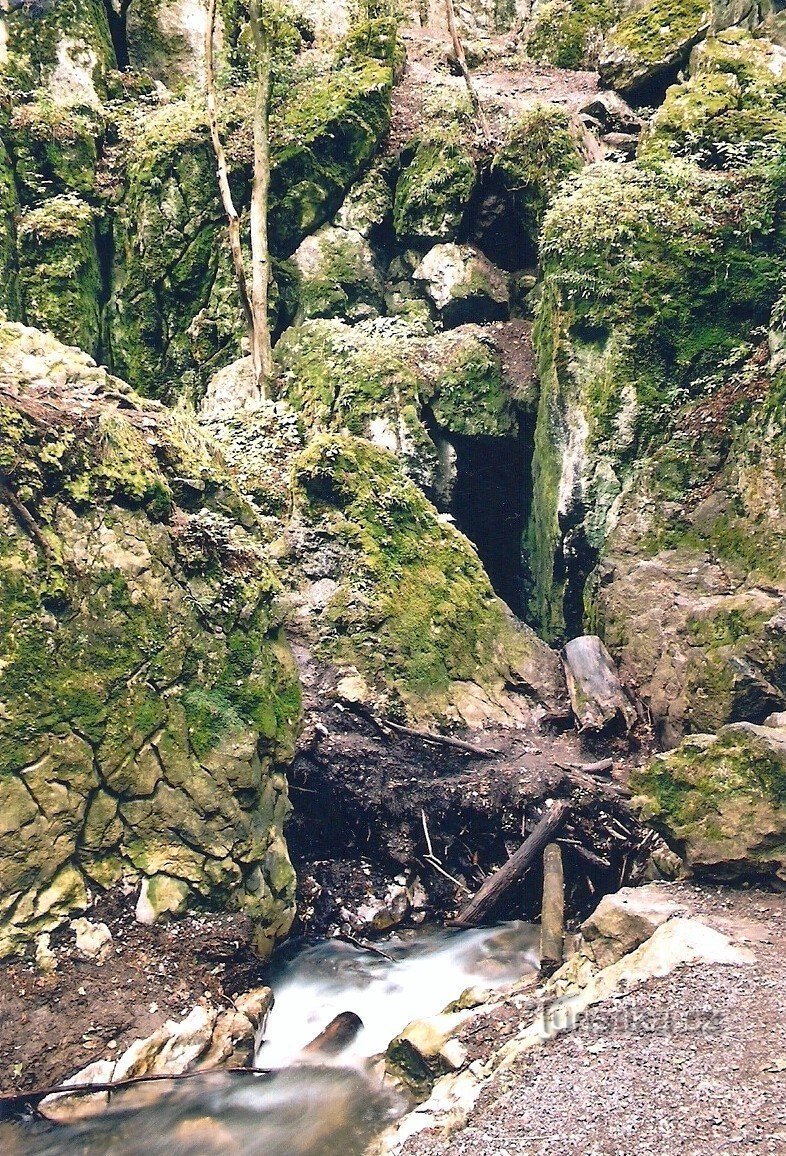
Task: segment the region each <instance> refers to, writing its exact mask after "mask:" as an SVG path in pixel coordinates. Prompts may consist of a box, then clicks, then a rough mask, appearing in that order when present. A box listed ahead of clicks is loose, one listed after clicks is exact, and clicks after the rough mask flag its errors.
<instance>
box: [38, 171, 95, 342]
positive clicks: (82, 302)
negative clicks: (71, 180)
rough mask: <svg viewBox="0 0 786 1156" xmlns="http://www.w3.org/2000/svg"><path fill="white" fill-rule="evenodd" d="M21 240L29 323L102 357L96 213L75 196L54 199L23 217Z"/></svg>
mask: <svg viewBox="0 0 786 1156" xmlns="http://www.w3.org/2000/svg"><path fill="white" fill-rule="evenodd" d="M17 235H18V244H19V284H20V289H21V296H22V301H23V309H24V316H25V318H26V320H28V321H29V322H31V323H32V324H35V325H38V326H40V327H41V328H42V329H47V330H49V332H50V333H53V334H54V335H55V336H56V337H58V338H59V339H60V340H61V341H64V342H65V343H66V344H68V345H77V346H79V348H80V349H84V350H85V351H86V352H88V353H91V354H97V352H98V348H99V343H100V338H101V305H100V302H101V290H102V282H101V270H100V265H99V259H98V249H97V245H96V213H95V210H94V209H93V208H92V207H91V206H90V205H89V204H87V202H86V201H83V200H81V199H80V198H79V197H77V196H75V195H70V194H69V195H65V194H64V195H60V196H56V197H51V198H50V199H48V200H46V201H44V202H43V204H41V205H39V206H38V207H37V208H35V209H28V210H27V211H26V212H25V213H23V214H22V215H21V217H20V218H19V224H18V229H17Z"/></svg>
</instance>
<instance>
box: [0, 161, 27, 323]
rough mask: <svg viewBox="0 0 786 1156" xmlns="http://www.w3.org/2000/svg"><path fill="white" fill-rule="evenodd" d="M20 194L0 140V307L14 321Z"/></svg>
mask: <svg viewBox="0 0 786 1156" xmlns="http://www.w3.org/2000/svg"><path fill="white" fill-rule="evenodd" d="M18 211H19V196H18V193H17V188H16V178H15V176H14V170H13V165H12V162H11V158H10V156H9V155H8V152H7V150H6V147H5V144H4V143H3V142H2V141H1V140H0V309H2V310H3V311H4V312H5V313H6V315H7V316H9V317H11V318H13V319H14V320H16V319H17V318H19V317H21V313H22V304H21V300H20V295H19V276H18V273H19V261H18V255H17V238H16V217H17V213H18Z"/></svg>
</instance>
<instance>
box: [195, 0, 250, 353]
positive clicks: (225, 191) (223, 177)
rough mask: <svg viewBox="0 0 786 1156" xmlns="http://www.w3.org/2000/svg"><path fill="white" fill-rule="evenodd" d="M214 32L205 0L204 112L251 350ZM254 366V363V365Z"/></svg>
mask: <svg viewBox="0 0 786 1156" xmlns="http://www.w3.org/2000/svg"><path fill="white" fill-rule="evenodd" d="M215 33H216V0H208V6H207V30H206V32H205V83H206V88H207V113H208V118H209V121H210V139H211V141H212V143H213V152H214V153H215V155H216V176H217V177H218V189H219V192H220V193H221V201H222V203H223V206H224V212H225V213H226V215H227V224H228V227H229V248H230V250H231V253H232V266H233V268H234V270H235V279H236V281H237V288H238V293H239V295H240V304H241V306H242V307H243V315H244V317H245V320H246V325H247V327H248V333H249V338H250V340H251V345H252V350H253V346H254V314H253V312H252V309H251V300H250V298H249V296H248V283H247V281H246V269H245V265H244V263H243V247H242V245H241V243H240V217H239V216H238V212H237V209H236V208H235V202H234V200H233V199H232V190H231V189H230V187H229V166H228V164H227V158H226V153H225V152H224V145H223V143H222V141H221V133H220V131H219V127H218V100H217V97H216V73H215V59H214V55H213V41H214V39H215ZM255 369H256V366H255Z"/></svg>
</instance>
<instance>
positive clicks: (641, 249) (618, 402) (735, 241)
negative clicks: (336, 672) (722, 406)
mask: <svg viewBox="0 0 786 1156" xmlns="http://www.w3.org/2000/svg"><path fill="white" fill-rule="evenodd" d="M783 194H784V184H783V173H782V171H781V168H780V166H779V165H775V166H770V167H767V168H763V169H761V170H757V171H756V175H755V176H754V174H753V170H747V169H746V170H743V171H742V172H739V173H734V174H730V175H721V174H715V173H712V174H710V173H706V172H702V171H701V170H700V169H698V168H697V167H695V166H692V165H688V164H679V163H676V162H671V163H670V164H668V165H664V166H663V167H662V168H659V169H657V170H645V169H643V168H640V167H638V166H636V165H625V166H614V165H610V164H604V165H596V166H593V167H592V168H591V169H589V170H587V171H586V172H585V173H584V174H582V175H581V176H579V178H578V180H577V182H576V183H575V185H574V186H572V188H571V189H570V190H569V191H567V192H566V193H565V194H564V195H563V196H561V197H558V199H557V201H556V202H555V204H554V206H553V208H552V209H551V210H550V211H549V213H548V214H547V216H546V221H545V225H544V231H543V236H542V241H541V256H542V261H543V268H544V274H545V278H544V286H543V292H542V295H541V300H540V306H539V314H538V320H537V324H536V331H535V341H536V348H537V352H538V358H539V362H540V378H541V383H542V392H541V401H540V412H539V417H538V426H537V431H536V454H535V462H536V466H535V482H534V501H533V516H532V521H531V528H530V539H529V550H530V557H531V560H532V566H533V570H534V572H535V575H536V582H535V599H534V603H533V612H534V613H535V615H536V618H537V621H538V622H539V623H540V625H541V629H543V630H544V631H545V633H546V635H547V636H548V637H559V636H560V634H561V632H562V631H563V630H564V622H565V619H564V614H565V598H566V571H565V557H564V555H563V549H564V547H565V538H564V527H565V525H566V524H571V533H573V534H574V545H575V544H576V543H578V548H580V549H582V550H585V551H587V552H588V556H589V557H591V552H592V551H595V556H596V557H597V556H598V555H602V553H603V551H604V549H605V543H606V540H607V535H608V532H609V529H610V527H611V526H612V525H613V522H612V521H611V519H612V517H613V514H612V511H613V510H614V508H615V503H616V502H617V501H618V499H619V498H620V495H621V493H622V492H623V491H624V489H625V487H626V485H627V484H628V481H629V479H630V478H631V477H632V475H633V473H634V472H635V471H636V470H637V469H639V468H640V465H641V462H642V460H644V459H646V455H647V454H648V453H651V452H653V451H654V450H655V448H656V447H657V445H658V444H660V443H661V442H663V441H664V440H665V439H666V438H668V437H669V436H670V431H671V430H672V428H676V423H678V422H679V421H680V419H681V416H683V411H682V409H681V406H682V405H683V404H688V405H690V404H691V399H693V401H694V402H695V401H698V399H699V398H700V397H701V396H702V395H703V393H704V391H705V389H707V388H708V380H711V381H713V382H715V383H716V384H717V386H720V384H721V383H722V381H723V380H724V375H727V374H728V373H730V369H728V365H729V364H734V363H735V357H736V356H737V354H736V351H737V350H739V348H740V346H743V345H744V343H745V342H746V340H748V339H749V338H750V335H751V333H752V331H753V330H754V329H755V328H756V326H758V325H761V324H762V323H763V322H764V320H765V318H766V317H767V316H768V315H769V311H770V309H771V308H772V304H773V302H774V300H775V297H776V296H777V293H778V289H777V285H778V281H779V278H780V276H781V271H782V258H781V253H782V251H783V250H782V244H783V241H782V238H783V232H784V224H785V223H786V222H785V220H784V205H785V204H786V202H784V199H783ZM744 221H747V222H749V223H750V227H748V226H747V225H744V224H742V222H744ZM724 365H726V366H727V368H726V369H724V368H723V367H724ZM672 423H675V426H674V427H673V426H672ZM574 517H575V518H576V522H575V524H572V519H573V518H574ZM576 533H578V534H579V535H580V536H579V537H578V538H576V537H575V534H576ZM571 548H573V547H571ZM578 596H579V598H580V597H581V592H580V590H579V591H578ZM576 625H577V623H573V626H574V627H575V626H576Z"/></svg>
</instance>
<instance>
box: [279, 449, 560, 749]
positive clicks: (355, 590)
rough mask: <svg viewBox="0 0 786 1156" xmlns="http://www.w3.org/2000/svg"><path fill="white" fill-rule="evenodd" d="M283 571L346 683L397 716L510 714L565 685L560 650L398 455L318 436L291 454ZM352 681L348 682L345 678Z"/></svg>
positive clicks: (480, 719)
mask: <svg viewBox="0 0 786 1156" xmlns="http://www.w3.org/2000/svg"><path fill="white" fill-rule="evenodd" d="M293 486H294V517H293V519H292V521H291V522H290V524H289V526H288V527H287V533H286V538H285V542H284V544H283V545H282V547H281V549H280V564H281V567H282V573H283V578H284V581H285V583H286V584H287V585H288V586H289V587H290V590H291V592H292V599H293V604H294V612H295V613H296V614H298V616H299V619H300V621H301V625H302V628H305V629H307V630H308V631H309V632H311V634H312V637H313V639H314V648H315V652H316V654H317V655H318V656H320V657H321V658H322V659H324V660H329V661H330V662H331V663H332V664H334V665H335V666H337V667H338V669H339V672H340V673H343V674H344V677H345V680H346V681H347V693H348V694H350V693H351V695H352V697H356V698H360V699H362V700H364V701H366V702H369V703H373V704H375V706H376V707H377V709H379V710H380V711H382V712H384V713H390V714H391V715H392V716H393V717H396V716H398V717H399V718H400V719H401V720H402V721H403V720H406V719H409V720H411V721H427V720H429V719H439V720H446V721H453V722H455V723H460V724H463V725H470V726H478V725H483V724H485V723H488V722H493V721H497V722H510V721H511V720H512V719H515V718H517V717H518V718H521V717H522V715H523V714H526V713H527V712H529V711H531V710H532V708H533V707H534V705H535V703H536V702H538V701H540V702H544V701H545V702H549V703H550V704H552V705H553V704H554V703H555V702H556V701H557V700H559V699H560V698H561V696H563V697H564V683H563V681H562V674H561V668H560V666H559V661H558V659H557V657H556V655H555V654H554V653H553V652H552V651H550V650H548V648H547V647H545V646H544V644H543V643H541V642H540V641H539V640H538V639H537V638H536V636H535V635H534V633H533V632H532V631H531V630H529V629H528V628H526V627H524V626H523V625H522V624H520V623H518V622H517V621H516V620H515V619H514V618H513V617H512V615H511V614H510V612H509V611H508V610H507V608H506V607H505V606H504V604H503V603H502V602H500V601H499V599H497V598H496V597H495V595H494V592H493V590H492V589H491V585H490V583H489V580H488V578H487V576H486V574H485V571H484V570H483V567H482V565H481V563H480V561H479V559H478V557H477V555H476V554H475V551H474V550H473V548H472V546H471V544H470V542H469V541H468V540H467V539H466V538H465V537H464V536H463V535H462V534H460V533H459V532H458V531H457V530H456V529H455V528H454V527H453V526H452V525H451V524H450V523H449V522H446V521H444V520H441V519H440V518H439V517H438V516H437V512H436V510H435V509H434V507H433V506H431V505H430V503H429V502H428V501H427V500H426V498H425V497H424V496H423V494H422V493H421V492H420V490H418V489H417V488H416V487H415V486H414V485H413V484H412V482H410V481H408V480H407V478H406V477H405V475H404V473H403V471H402V470H401V468H400V466H399V465H398V463H397V461H396V459H395V458H394V457H393V455H392V454H390V453H388V452H387V451H386V450H382V449H378V448H377V447H376V446H373V445H371V444H370V443H369V442H367V441H365V440H364V439H361V438H356V437H353V436H351V435H348V434H323V435H320V436H319V437H317V438H315V439H314V441H312V442H311V444H310V445H309V446H307V448H306V449H305V450H304V451H303V452H302V454H300V456H299V457H298V458H297V459H296V460H295V463H294V470H293ZM350 685H351V691H350V689H349V687H350Z"/></svg>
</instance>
